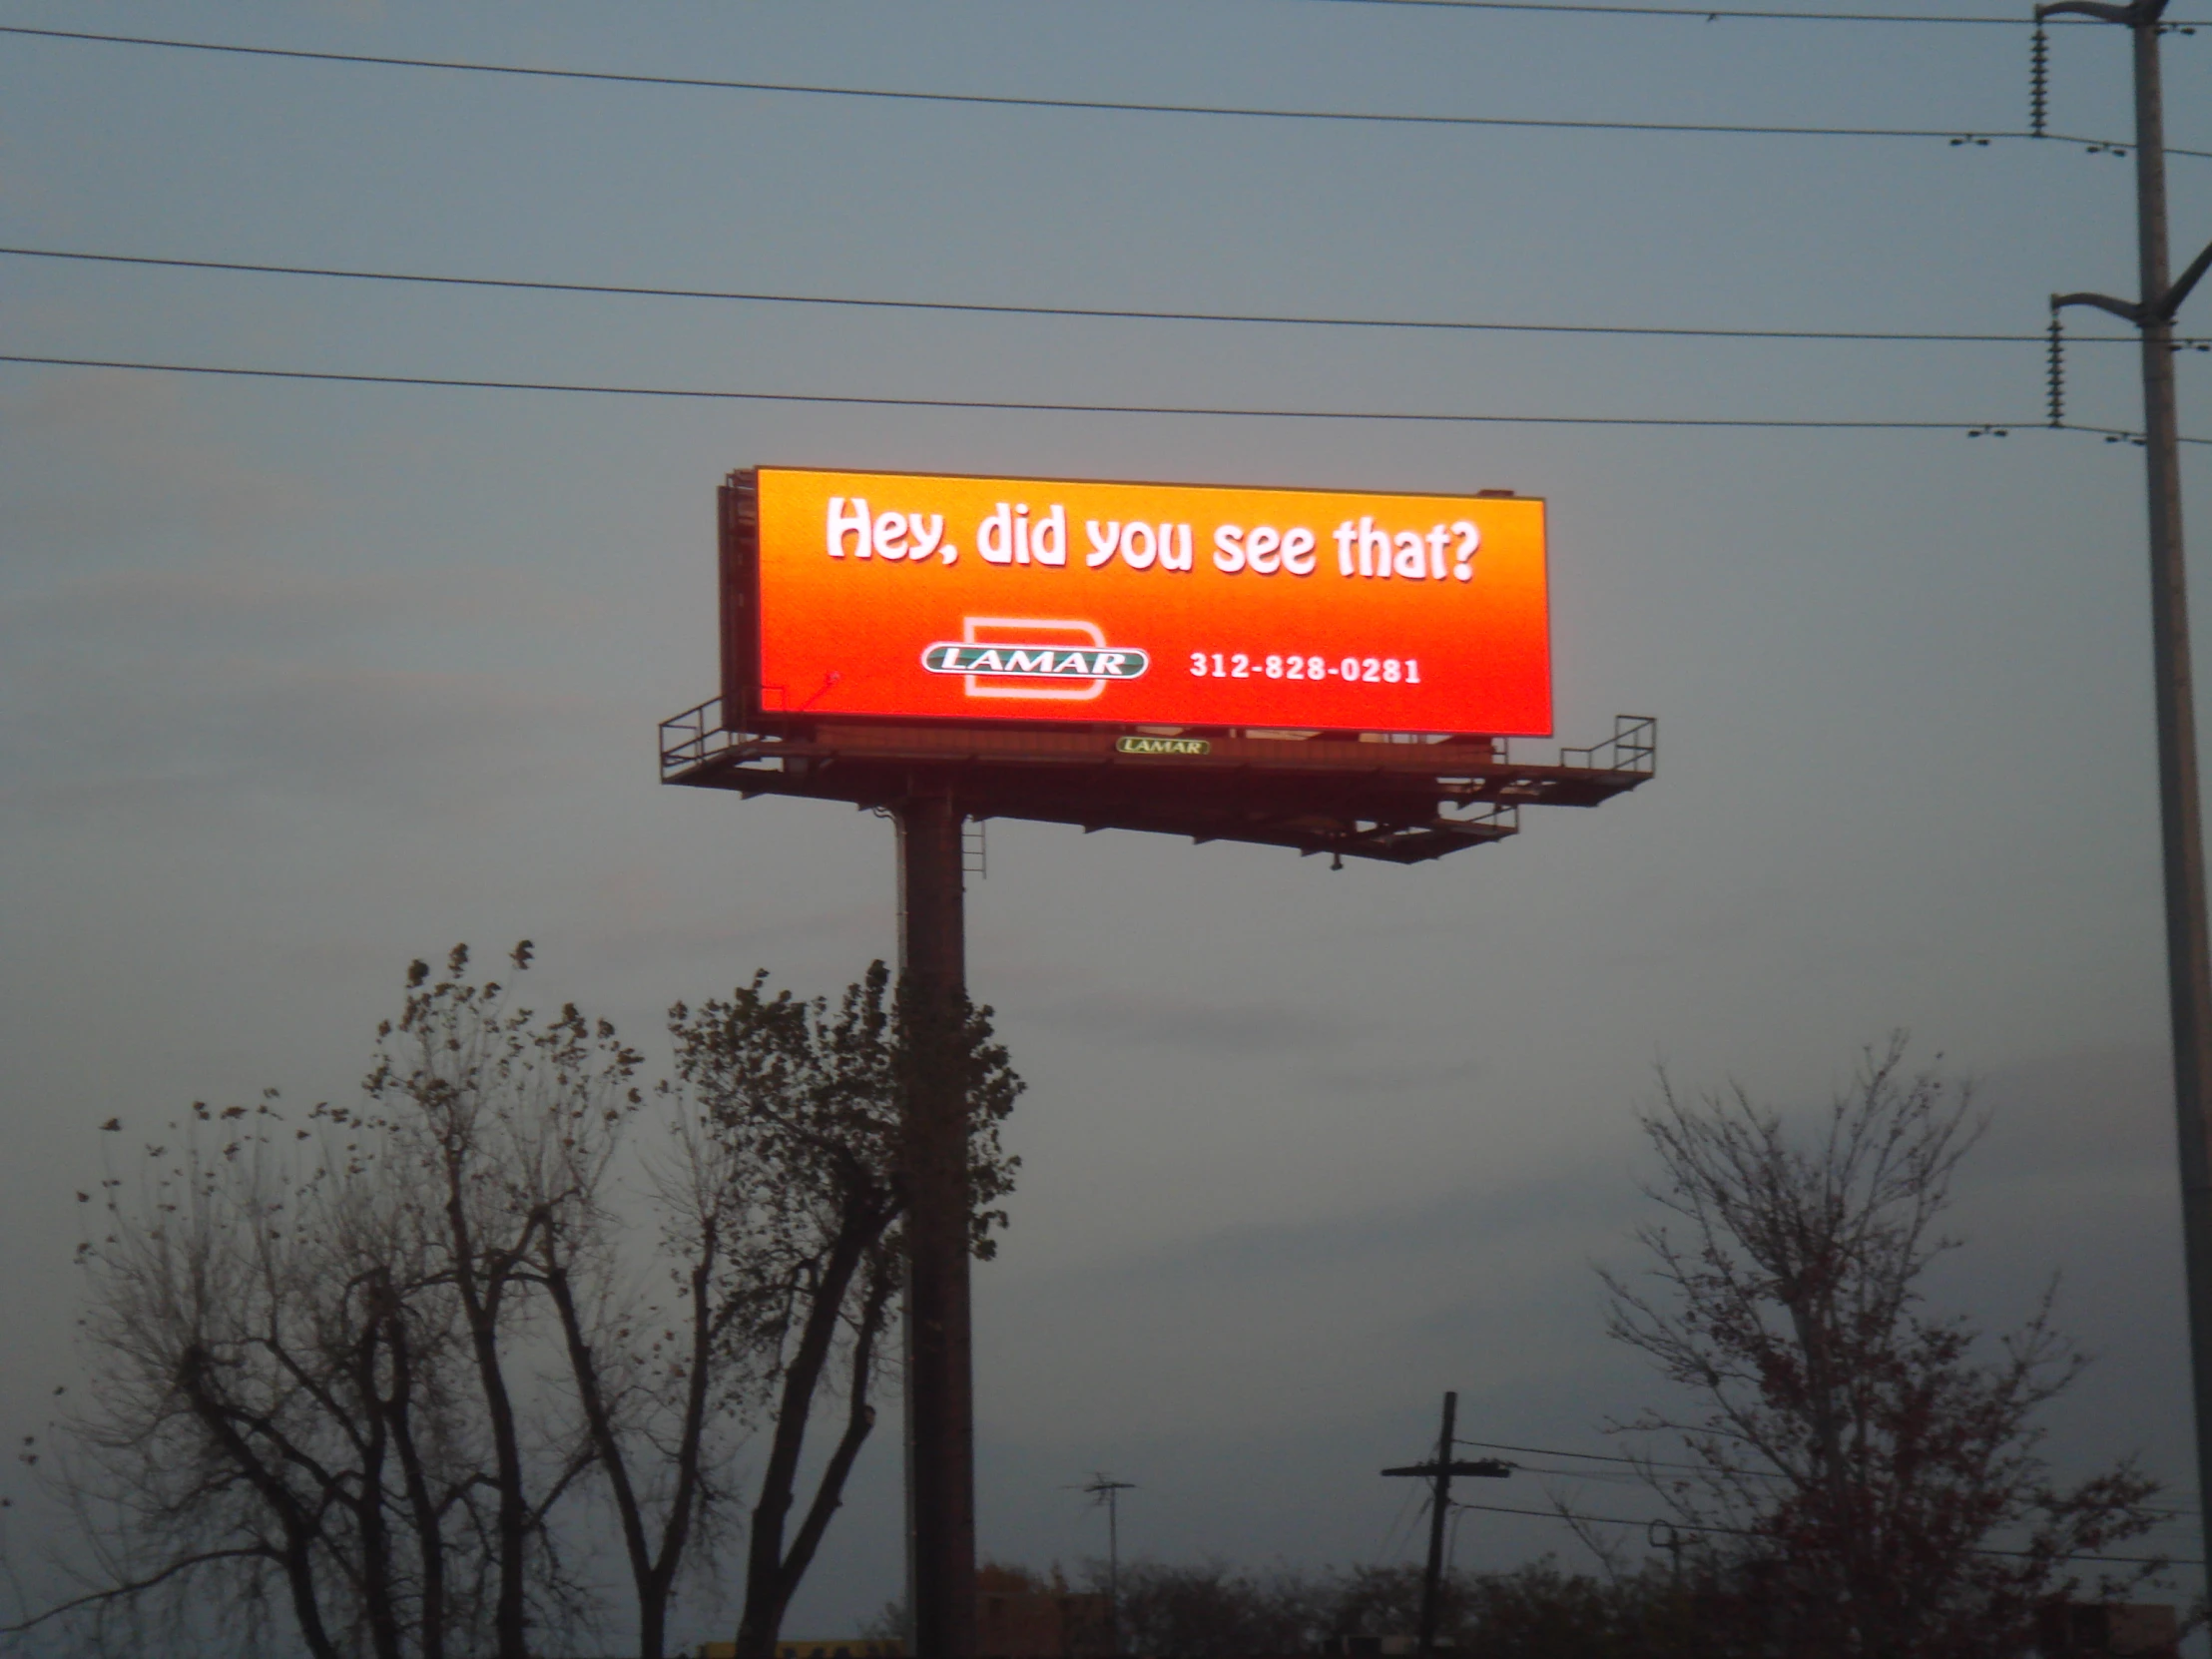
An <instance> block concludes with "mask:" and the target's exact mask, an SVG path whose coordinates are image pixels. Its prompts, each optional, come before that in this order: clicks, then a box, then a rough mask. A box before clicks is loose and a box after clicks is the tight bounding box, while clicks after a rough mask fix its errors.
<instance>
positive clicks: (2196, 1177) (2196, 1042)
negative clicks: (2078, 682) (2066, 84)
mask: <svg viewBox="0 0 2212 1659" xmlns="http://www.w3.org/2000/svg"><path fill="white" fill-rule="evenodd" d="M2166 5H2167V0H2133V3H2132V4H2129V5H2106V4H2101V3H2099V0H2057V3H2056V4H2053V5H2041V6H2037V7H2036V8H2035V18H2036V21H2037V22H2041V21H2042V20H2043V19H2044V18H2046V17H2061V16H2073V17H2088V18H2094V19H2096V20H2097V21H2099V22H2103V23H2116V24H2119V25H2120V26H2121V27H2123V28H2125V29H2127V30H2128V31H2129V33H2130V35H2131V36H2132V37H2133V45H2134V50H2135V227H2136V243H2137V255H2138V266H2139V281H2140V290H2139V297H2138V298H2136V299H2134V300H2132V301H2131V300H2126V299H2115V298H2112V297H2111V296H2109V295H2107V294H2101V293H2060V294H2053V295H2052V296H2051V308H2052V310H2053V311H2056V310H2058V309H2060V308H2061V307H2064V306H2067V305H2093V306H2095V307H2096V308H2098V309H2099V310H2105V311H2110V312H2111V313H2112V314H2113V315H2115V316H2120V317H2124V318H2126V319H2127V320H2128V321H2129V322H2132V323H2133V324H2135V326H2136V327H2137V328H2138V329H2139V330H2141V333H2142V339H2143V457H2144V466H2145V470H2146V473H2147V478H2148V483H2149V487H2150V608H2151V668H2152V679H2153V685H2154V689H2155V693H2156V697H2157V704H2158V808H2159V814H2158V818H2159V839H2160V843H2161V847H2162V850H2163V853H2164V861H2165V874H2166V983H2167V998H2168V1003H2169V1009H2170V1017H2171V1022H2172V1030H2173V1060H2174V1118H2175V1124H2176V1128H2177V1129H2178V1131H2179V1134H2180V1141H2181V1230H2182V1248H2183V1250H2184V1252H2185V1254H2186V1257H2187V1265H2188V1286H2189V1292H2188V1294H2189V1358H2190V1365H2191V1368H2192V1372H2193V1381H2194V1385H2195V1406H2196V1430H2197V1492H2198V1502H2199V1505H2200V1506H2202V1507H2205V1508H2206V1509H2207V1510H2208V1513H2207V1515H2206V1517H2205V1524H2206V1542H2207V1546H2208V1547H2207V1553H2206V1559H2208V1560H2212V1141H2208V1139H2207V1136H2208V1134H2212V1122H2208V1118H2207V1112H2206V1098H2205V1096H2206V1089H2207V1087H2208V1085H2212V947H2208V945H2207V940H2206V929H2205V910H2204V902H2205V877H2204V825H2203V818H2202V813H2201V809H2200V806H2199V803H2198V792H2197V736H2196V702H2195V689H2194V683H2193V681H2192V678H2191V675H2190V668H2189V596H2188V586H2187V578H2186V573H2185V570H2184V567H2183V559H2182V539H2181V454H2180V435H2179V429H2178V425H2177V421H2176V416H2175V410H2174V343H2173V335H2174V326H2173V325H2174V316H2175V313H2176V312H2178V311H2179V310H2180V309H2181V303H2182V301H2183V300H2184V299H2186V298H2188V296H2189V291H2190V289H2192V288H2194V287H2195V286H2196V285H2197V281H2198V279H2199V278H2200V277H2203V276H2204V273H2205V269H2206V267H2207V266H2212V247H2208V248H2206V249H2205V251H2204V252H2203V253H2202V254H2199V255H2198V256H2197V257H2196V259H2195V260H2193V261H2192V262H2191V263H2190V265H2189V269H2188V270H2187V271H2185V272H2183V273H2182V274H2181V277H2180V278H2179V279H2178V280H2169V279H2168V276H2167V273H2168V271H2169V270H2170V269H2171V259H2170V254H2169V251H2168V248H2167V235H2166V124H2165V112H2164V108H2163V105H2162V100H2161V92H2160V87H2159V73H2158V42H2159V36H2160V35H2161V34H2162V33H2163V32H2164V30H2165V28H2166V25H2165V23H2164V21H2163V19H2164V16H2165V12H2166Z"/></svg>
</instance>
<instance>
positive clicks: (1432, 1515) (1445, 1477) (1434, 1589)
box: [1383, 1392, 1513, 1659]
mask: <svg viewBox="0 0 2212 1659" xmlns="http://www.w3.org/2000/svg"><path fill="white" fill-rule="evenodd" d="M1458 1415H1459V1396H1458V1394H1456V1393H1453V1392H1446V1393H1445V1395H1444V1420H1443V1427H1442V1429H1441V1431H1440V1432H1438V1434H1437V1436H1436V1455H1435V1456H1434V1457H1433V1458H1432V1459H1430V1460H1429V1461H1428V1462H1425V1463H1407V1464H1406V1465H1405V1466H1404V1467H1403V1468H1395V1469H1384V1470H1383V1473H1384V1474H1386V1475H1411V1476H1413V1477H1414V1478H1416V1479H1421V1480H1426V1481H1429V1482H1431V1485H1430V1488H1429V1496H1428V1570H1427V1571H1426V1572H1424V1573H1422V1574H1421V1581H1420V1644H1419V1648H1418V1652H1419V1654H1420V1659H1430V1655H1432V1654H1433V1653H1434V1652H1435V1651H1436V1620H1437V1617H1438V1615H1439V1614H1440V1613H1441V1611H1442V1602H1443V1587H1444V1519H1445V1517H1446V1516H1447V1515H1448V1514H1449V1513H1450V1511H1451V1477H1452V1476H1453V1475H1455V1474H1465V1475H1475V1476H1480V1477H1483V1478H1487V1479H1503V1478H1504V1477H1505V1476H1507V1475H1509V1474H1511V1473H1512V1472H1513V1465H1512V1464H1510V1463H1507V1462H1502V1461H1500V1460H1499V1459H1498V1458H1495V1457H1482V1458H1476V1459H1474V1460H1472V1461H1458V1462H1455V1461H1453V1460H1452V1455H1451V1447H1452V1429H1453V1427H1454V1426H1455V1424H1456V1419H1457V1417H1458Z"/></svg>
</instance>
